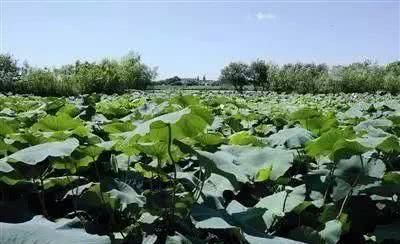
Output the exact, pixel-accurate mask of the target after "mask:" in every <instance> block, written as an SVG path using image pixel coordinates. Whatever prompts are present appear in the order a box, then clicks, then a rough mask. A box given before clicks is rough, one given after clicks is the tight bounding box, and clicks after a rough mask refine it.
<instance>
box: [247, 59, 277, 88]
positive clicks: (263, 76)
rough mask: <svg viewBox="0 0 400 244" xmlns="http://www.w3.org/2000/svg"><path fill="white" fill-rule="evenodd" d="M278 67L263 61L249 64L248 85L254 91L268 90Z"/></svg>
mask: <svg viewBox="0 0 400 244" xmlns="http://www.w3.org/2000/svg"><path fill="white" fill-rule="evenodd" d="M277 71H278V67H277V66H276V65H274V64H272V63H265V61H264V60H256V61H254V62H252V63H251V64H250V69H249V74H250V83H251V84H252V85H253V86H254V89H256V90H257V89H259V88H261V89H262V90H263V91H264V90H266V89H269V88H270V86H271V84H272V82H273V81H274V78H275V77H276V74H277Z"/></svg>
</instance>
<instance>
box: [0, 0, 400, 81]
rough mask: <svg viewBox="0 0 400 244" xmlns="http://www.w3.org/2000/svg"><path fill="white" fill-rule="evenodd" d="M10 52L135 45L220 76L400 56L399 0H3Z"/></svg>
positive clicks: (173, 69)
mask: <svg viewBox="0 0 400 244" xmlns="http://www.w3.org/2000/svg"><path fill="white" fill-rule="evenodd" d="M0 1H2V4H1V6H2V8H1V16H0V18H1V27H2V29H1V33H0V34H1V44H2V45H1V46H2V50H1V51H2V52H8V53H11V54H13V55H14V56H15V57H16V58H17V59H19V60H20V61H23V60H27V61H28V62H29V63H30V64H31V65H35V66H58V65H62V64H67V63H72V62H74V61H75V60H76V59H84V60H90V61H92V60H100V59H101V58H103V57H116V58H117V57H120V56H123V55H124V54H126V53H128V51H130V50H132V51H137V52H139V53H140V54H141V55H142V58H143V60H144V62H145V63H147V64H149V65H151V66H158V72H159V78H166V77H170V76H173V75H178V76H182V77H195V76H197V75H199V76H202V75H203V74H205V75H206V76H207V77H208V78H217V77H218V75H219V72H220V69H221V68H222V67H223V66H224V65H226V64H227V63H229V62H231V61H239V60H240V61H245V62H249V61H251V60H254V59H256V58H262V59H266V60H271V61H273V62H275V63H278V64H283V63H286V62H296V61H303V62H325V63H328V64H346V63H351V62H354V61H360V60H363V59H365V58H369V59H373V60H376V61H378V62H379V63H387V62H390V61H393V60H396V59H400V40H399V39H400V16H399V15H400V3H399V1H396V0H394V1H378V0H377V1H362V0H355V1H354V0H352V1H343V0H340V1H338V0H336V1H334V0H333V1H294V0H292V1H245V0H242V1H226V0H223V1H218V0H216V1H200V0H195V1H184V0H178V1H177V0H175V1H147V2H146V1H140V2H138V1H135V2H134V1H131V2H130V1H128V0H123V1H118V0H117V1H114V2H113V1H107V0H106V1H104V0H103V1H101V0H99V1H93V0H92V1H76V0H72V1H71V0H70V1H68V0H63V1H57V0H44V1H35V0H34V1H29V0H26V1H21V0H0Z"/></svg>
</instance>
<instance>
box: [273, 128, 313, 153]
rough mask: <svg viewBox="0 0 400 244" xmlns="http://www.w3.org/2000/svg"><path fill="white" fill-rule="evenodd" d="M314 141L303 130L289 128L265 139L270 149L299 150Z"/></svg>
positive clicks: (309, 133)
mask: <svg viewBox="0 0 400 244" xmlns="http://www.w3.org/2000/svg"><path fill="white" fill-rule="evenodd" d="M312 139H314V136H313V134H312V133H311V132H310V131H308V130H306V129H303V128H290V129H283V130H280V131H278V132H277V133H275V134H272V135H270V136H269V137H268V138H266V141H267V142H268V143H269V145H271V146H272V147H284V148H289V149H292V148H299V147H302V146H303V145H304V144H305V143H306V142H308V141H310V140H312Z"/></svg>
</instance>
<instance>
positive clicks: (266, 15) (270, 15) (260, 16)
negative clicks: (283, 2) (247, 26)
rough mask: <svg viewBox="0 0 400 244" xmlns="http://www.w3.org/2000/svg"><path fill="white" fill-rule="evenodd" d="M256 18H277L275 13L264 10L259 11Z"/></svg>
mask: <svg viewBox="0 0 400 244" xmlns="http://www.w3.org/2000/svg"><path fill="white" fill-rule="evenodd" d="M256 18H257V19H258V20H272V19H275V18H276V15H275V14H271V13H263V12H258V13H257V14H256Z"/></svg>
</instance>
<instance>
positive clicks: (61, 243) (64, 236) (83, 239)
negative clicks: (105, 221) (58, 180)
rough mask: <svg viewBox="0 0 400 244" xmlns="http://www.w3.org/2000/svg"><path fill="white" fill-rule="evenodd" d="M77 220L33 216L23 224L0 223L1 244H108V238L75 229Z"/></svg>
mask: <svg viewBox="0 0 400 244" xmlns="http://www.w3.org/2000/svg"><path fill="white" fill-rule="evenodd" d="M79 224H80V222H79V219H78V218H75V219H59V220H58V221H57V222H51V221H49V220H47V219H45V218H44V217H42V216H35V217H34V218H33V219H32V220H30V221H28V222H24V223H18V224H9V223H0V225H1V229H2V234H1V235H0V242H1V243H15V244H27V243H49V244H69V243H77V244H89V243H93V244H108V243H111V241H110V238H109V237H108V236H98V235H92V234H88V233H86V231H85V230H84V229H81V228H77V225H79Z"/></svg>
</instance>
